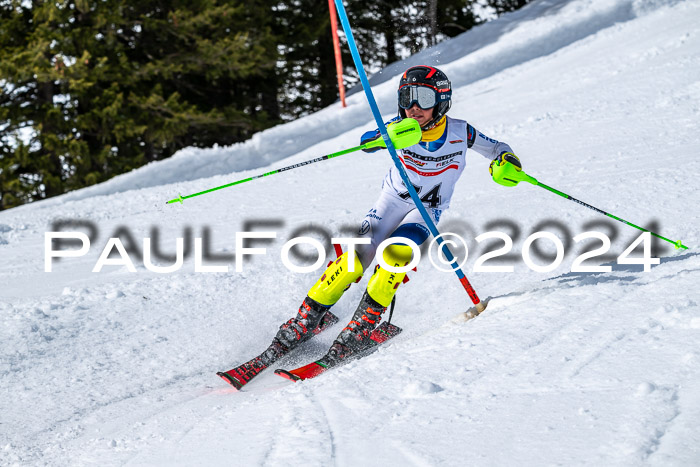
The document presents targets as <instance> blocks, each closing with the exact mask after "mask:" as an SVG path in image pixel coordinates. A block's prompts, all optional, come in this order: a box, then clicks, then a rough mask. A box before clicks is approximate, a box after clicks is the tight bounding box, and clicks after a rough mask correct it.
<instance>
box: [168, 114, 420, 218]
mask: <svg viewBox="0 0 700 467" xmlns="http://www.w3.org/2000/svg"><path fill="white" fill-rule="evenodd" d="M389 128H390V130H389V134H390V136H391V141H392V142H393V143H394V146H395V147H399V148H407V147H409V146H413V145H414V144H418V142H419V141H420V139H421V137H422V132H421V129H420V125H419V124H418V122H417V121H416V120H414V119H412V118H404V119H403V120H401V121H398V122H396V123H394V124H393V125H390V126H389ZM369 148H386V143H385V142H384V140H383V139H381V138H378V139H376V140H374V141H369V142H367V143H365V144H362V145H360V146H355V147H354V148H350V149H344V150H342V151H338V152H334V153H332V154H327V155H325V156H321V157H317V158H316V159H311V160H308V161H304V162H299V163H298V164H294V165H289V166H287V167H282V168H281V169H277V170H273V171H272V172H266V173H264V174H260V175H255V176H253V177H248V178H244V179H242V180H237V181H235V182H231V183H227V184H225V185H221V186H217V187H214V188H210V189H208V190H204V191H200V192H199V193H193V194H191V195H186V196H182V195H178V197H177V198H173V199H171V200H170V201H167V202H166V203H165V204H172V203H178V202H179V203H182V202H183V201H184V200H186V199H188V198H194V197H195V196H199V195H203V194H205V193H211V192H212V191H216V190H222V189H224V188H228V187H230V186H234V185H240V184H241V183H245V182H250V181H251V180H255V179H258V178H262V177H267V176H268V175H274V174H277V173H280V172H285V171H287V170H291V169H296V168H297V167H303V166H305V165H309V164H313V163H315V162H321V161H325V160H328V159H332V158H334V157H338V156H342V155H345V154H349V153H351V152H355V151H359V150H360V149H369Z"/></svg>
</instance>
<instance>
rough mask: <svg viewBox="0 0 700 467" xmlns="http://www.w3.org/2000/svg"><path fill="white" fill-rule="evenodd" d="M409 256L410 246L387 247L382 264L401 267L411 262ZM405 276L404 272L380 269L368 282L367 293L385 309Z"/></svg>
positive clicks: (410, 252)
mask: <svg viewBox="0 0 700 467" xmlns="http://www.w3.org/2000/svg"><path fill="white" fill-rule="evenodd" d="M411 254H412V250H411V247H410V246H407V245H389V246H388V247H386V248H385V249H384V255H383V256H384V262H386V264H390V265H392V266H394V267H397V268H398V267H403V266H406V265H407V264H408V263H410V262H411ZM405 276H406V273H405V272H390V271H387V270H386V269H383V268H381V267H380V268H379V269H377V272H376V273H374V275H373V276H372V278H371V279H370V280H369V283H368V284H367V293H369V296H370V297H372V298H373V299H374V301H376V302H377V303H379V304H380V305H381V306H383V307H387V306H389V305H390V304H391V300H392V299H393V298H394V294H395V293H396V289H398V288H399V285H400V284H401V283H402V282H403V278H404V277H405Z"/></svg>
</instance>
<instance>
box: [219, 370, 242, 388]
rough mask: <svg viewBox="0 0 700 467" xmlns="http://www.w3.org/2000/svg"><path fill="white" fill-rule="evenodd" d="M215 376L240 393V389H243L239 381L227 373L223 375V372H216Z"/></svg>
mask: <svg viewBox="0 0 700 467" xmlns="http://www.w3.org/2000/svg"><path fill="white" fill-rule="evenodd" d="M216 374H217V375H218V376H219V377H220V378H221V379H223V380H224V381H226V382H227V383H228V384H230V385H231V386H233V387H234V388H235V389H236V391H240V390H241V388H242V387H243V384H241V382H240V381H238V380H237V379H236V378H234V377H233V376H231V375H229V374H228V373H224V372H222V371H219V372H217V373H216Z"/></svg>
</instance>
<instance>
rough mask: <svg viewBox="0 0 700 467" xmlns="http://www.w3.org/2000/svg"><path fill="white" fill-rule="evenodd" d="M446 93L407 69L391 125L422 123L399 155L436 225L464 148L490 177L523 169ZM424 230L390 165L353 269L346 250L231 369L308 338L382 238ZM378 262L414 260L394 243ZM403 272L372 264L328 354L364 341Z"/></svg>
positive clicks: (436, 76)
mask: <svg viewBox="0 0 700 467" xmlns="http://www.w3.org/2000/svg"><path fill="white" fill-rule="evenodd" d="M451 94H452V88H451V85H450V81H449V80H448V79H447V76H446V75H445V74H444V73H443V72H442V71H440V70H438V69H437V68H434V67H431V66H414V67H411V68H409V69H408V70H406V72H404V74H403V75H402V77H401V81H400V83H399V88H398V106H399V109H398V110H399V116H398V117H396V118H395V119H394V120H392V122H390V123H389V124H390V125H391V124H392V123H393V122H395V121H397V120H400V119H403V118H407V117H409V118H413V119H415V120H416V121H417V122H418V123H419V124H420V126H421V129H422V132H423V134H422V140H421V141H420V142H419V143H418V144H416V145H414V146H410V147H408V148H405V149H401V150H399V151H398V154H399V157H400V158H401V160H402V162H403V165H404V167H405V168H406V170H407V174H408V177H409V179H410V181H411V183H412V184H413V185H414V188H415V190H416V192H417V193H418V196H419V197H420V198H421V201H422V202H423V205H424V206H425V208H426V210H427V212H428V213H429V215H430V217H431V219H432V221H433V222H434V223H435V224H437V223H438V222H439V221H440V216H441V214H442V213H443V212H444V211H445V210H446V209H447V208H448V207H449V204H450V198H451V197H452V193H453V191H454V187H455V183H456V182H457V180H458V179H459V177H460V175H461V174H462V171H463V170H464V167H465V155H466V153H467V149H473V150H475V151H477V152H478V153H480V154H481V155H483V156H485V157H487V158H488V159H489V160H492V162H491V164H490V166H489V171H490V172H491V174H492V176H493V177H494V178H497V177H499V176H500V172H501V168H502V167H504V166H505V165H506V164H513V165H514V166H515V167H516V168H517V170H522V167H521V164H520V162H519V159H518V158H517V157H516V156H515V155H514V154H513V151H512V149H511V148H510V146H509V145H508V144H506V143H503V142H499V141H496V140H493V139H491V138H488V137H486V136H485V135H484V134H482V133H480V132H479V131H477V130H476V129H475V128H474V127H473V126H471V125H470V124H468V123H467V122H466V121H464V120H457V119H453V118H451V117H448V116H447V115H446V114H447V111H448V110H449V109H450V106H451ZM380 137H381V135H380V133H379V131H378V130H374V131H369V132H367V133H365V134H364V135H362V137H361V144H364V143H366V142H368V141H371V140H374V139H376V138H380ZM379 149H380V148H375V149H370V150H365V151H367V152H374V151H376V150H379ZM429 235H430V231H429V230H428V227H427V225H426V223H425V221H424V220H423V218H422V216H421V214H420V212H419V211H418V209H417V208H416V206H415V204H414V202H413V200H412V199H411V198H410V195H409V193H408V190H407V188H406V186H405V185H404V183H403V181H402V179H401V176H400V175H399V171H398V169H397V168H396V167H392V168H391V169H390V170H389V172H388V173H387V174H386V176H385V178H384V182H383V184H382V191H381V194H380V195H379V198H378V199H377V201H376V202H375V204H374V206H373V207H372V209H370V210H369V212H368V213H367V214H366V216H365V218H364V220H363V221H362V223H361V226H360V228H359V232H358V236H359V237H360V238H369V239H370V243H369V244H362V245H356V248H355V250H356V255H355V257H354V260H353V267H352V268H350V260H349V254H348V252H345V253H343V254H342V255H341V256H340V257H339V258H338V259H337V260H336V261H335V262H333V263H332V264H331V265H330V266H329V267H328V268H327V269H326V270H325V271H324V273H323V274H322V275H321V277H320V278H319V279H318V281H317V282H316V283H315V284H314V285H313V286H312V287H311V289H310V290H309V292H308V295H307V296H306V298H305V299H304V301H303V302H302V304H301V306H300V307H299V311H298V313H297V314H296V316H295V317H294V318H292V319H290V320H289V321H287V322H286V323H284V324H283V325H282V326H281V327H280V329H279V331H278V332H277V335H276V336H275V338H274V339H273V341H272V344H271V345H270V346H269V347H268V349H267V350H266V351H265V352H264V353H263V354H262V355H261V356H260V357H258V359H256V360H254V361H255V363H254V364H253V365H250V364H244V365H242V366H241V367H239V368H238V369H236V374H240V373H242V375H241V376H243V379H244V380H245V381H248V380H249V378H252V377H253V376H255V375H256V374H257V373H258V372H259V371H261V370H262V369H264V368H266V367H267V366H269V365H270V364H272V363H273V362H275V361H276V360H278V359H279V358H280V357H282V356H283V355H285V354H286V353H288V352H289V351H290V350H291V349H293V348H295V347H297V346H298V345H299V344H300V343H302V342H304V341H306V340H308V339H310V338H311V337H312V336H313V335H314V332H313V331H314V330H315V329H316V328H317V327H318V326H319V324H321V322H322V319H323V318H324V315H326V313H327V312H328V310H329V309H330V308H331V307H332V306H333V305H334V304H335V303H336V302H338V300H339V299H340V297H341V296H342V295H343V293H344V292H345V290H347V288H348V287H349V286H350V284H352V283H353V282H355V281H357V280H359V278H360V277H361V276H362V275H363V273H364V272H365V271H367V269H368V268H369V266H370V264H371V263H372V261H373V259H374V256H375V252H376V249H377V246H378V245H379V244H380V243H381V242H382V241H383V240H385V239H387V238H391V237H405V238H408V239H410V240H412V241H413V242H415V243H416V244H417V245H420V244H422V243H423V242H424V241H425V240H427V238H428V236H429ZM383 259H384V260H385V262H386V264H389V265H395V266H396V267H401V266H405V265H406V264H408V263H410V261H411V259H412V250H411V248H410V247H409V246H407V245H405V244H401V243H396V244H391V245H389V246H388V247H387V248H385V250H384V252H383ZM405 275H406V274H405V273H392V272H390V271H387V270H385V269H383V268H381V267H378V268H377V269H376V272H374V274H373V275H372V276H371V278H370V279H369V282H368V284H367V289H366V291H365V293H364V295H363V297H362V299H361V300H360V303H359V305H358V307H357V310H356V311H355V313H354V314H353V316H352V319H351V320H350V322H349V323H348V325H347V326H346V327H345V328H344V329H343V330H342V331H341V332H340V334H339V335H338V337H337V338H336V339H335V341H334V342H333V345H332V346H331V348H330V350H329V351H328V354H327V356H326V357H327V358H330V359H331V360H334V359H335V360H338V359H342V358H345V357H347V356H348V355H351V354H353V353H355V352H358V351H359V350H361V349H362V348H364V347H365V346H366V345H367V344H368V340H369V336H370V334H371V332H372V330H373V329H374V328H375V327H376V326H377V325H378V324H379V322H380V320H381V318H382V314H383V313H384V312H385V311H386V308H387V306H389V305H390V304H391V302H392V299H393V297H394V294H395V293H396V290H397V288H398V286H399V285H400V284H401V283H402V282H403V279H404V276H405ZM330 315H331V314H330V313H329V316H330ZM224 376H225V375H224ZM227 379H229V380H230V378H227ZM237 379H240V378H237ZM232 384H234V383H232ZM234 385H235V384H234Z"/></svg>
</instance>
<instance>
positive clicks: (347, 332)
mask: <svg viewBox="0 0 700 467" xmlns="http://www.w3.org/2000/svg"><path fill="white" fill-rule="evenodd" d="M385 311H386V307H383V306H382V305H380V304H379V303H377V302H376V301H375V300H374V299H373V298H372V297H371V296H370V295H369V292H365V294H364V295H363V297H362V300H360V304H359V305H358V306H357V310H356V311H355V314H353V315H352V319H351V320H350V322H349V323H348V325H347V326H346V327H345V329H343V330H342V331H341V332H340V334H338V337H336V338H335V341H334V342H333V345H332V346H331V348H330V349H329V350H328V354H327V355H326V356H327V357H328V360H329V361H334V360H335V361H339V360H343V359H345V358H347V357H348V356H350V355H352V354H354V353H357V352H359V351H361V350H364V349H366V348H367V347H368V346H370V344H371V342H370V341H371V339H370V336H371V335H372V331H373V330H374V328H375V327H377V325H378V324H379V322H380V321H381V320H382V314H383V313H384V312H385Z"/></svg>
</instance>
